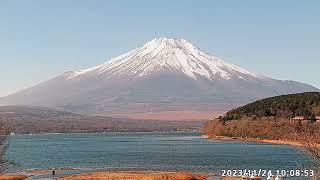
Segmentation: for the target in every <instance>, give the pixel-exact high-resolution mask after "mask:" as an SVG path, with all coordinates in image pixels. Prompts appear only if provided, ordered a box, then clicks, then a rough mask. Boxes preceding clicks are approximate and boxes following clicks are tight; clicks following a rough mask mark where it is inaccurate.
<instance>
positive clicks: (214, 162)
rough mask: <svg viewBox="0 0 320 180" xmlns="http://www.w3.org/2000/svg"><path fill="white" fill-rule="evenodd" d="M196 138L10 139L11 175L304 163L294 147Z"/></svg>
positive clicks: (275, 166) (149, 135) (38, 136)
mask: <svg viewBox="0 0 320 180" xmlns="http://www.w3.org/2000/svg"><path fill="white" fill-rule="evenodd" d="M200 135H201V134H199V133H191V132H168V133H99V134H98V133H97V134H94V133H92V134H89V133H88V134H86V133H76V134H35V135H14V136H10V138H9V142H10V147H9V149H8V153H7V157H8V158H9V159H10V160H13V161H15V162H16V163H19V166H17V167H16V168H15V170H17V171H18V170H19V171H20V170H26V169H35V168H54V167H72V168H83V169H110V170H111V169H117V170H153V171H158V170H161V171H180V170H183V171H196V172H216V173H221V170H222V169H273V170H276V169H288V170H291V169H296V168H299V167H301V165H303V164H306V160H305V159H304V158H303V157H302V156H301V155H300V154H299V152H298V151H297V150H296V148H294V147H293V146H288V145H273V144H262V143H253V142H252V143H251V142H235V141H227V142H226V141H216V140H207V139H201V138H200Z"/></svg>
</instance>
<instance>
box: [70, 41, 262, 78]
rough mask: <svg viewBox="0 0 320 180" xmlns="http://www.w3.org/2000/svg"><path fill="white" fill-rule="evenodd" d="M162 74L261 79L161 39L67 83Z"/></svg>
mask: <svg viewBox="0 0 320 180" xmlns="http://www.w3.org/2000/svg"><path fill="white" fill-rule="evenodd" d="M162 71H170V72H175V73H176V72H182V73H184V74H185V75H187V76H189V77H190V78H193V79H197V77H199V76H202V77H205V78H208V79H215V78H219V79H230V78H242V79H245V78H244V76H250V77H254V78H258V77H261V76H259V75H257V74H255V73H251V72H249V71H247V70H245V69H243V68H240V67H237V66H235V65H233V64H230V63H227V62H225V61H223V60H221V59H219V58H217V57H215V56H213V55H210V54H209V53H206V52H204V51H202V50H200V49H199V48H198V47H196V46H194V45H193V44H191V43H189V42H188V41H186V40H184V39H175V38H157V39H153V40H151V41H149V42H147V43H146V44H145V45H144V46H142V47H141V48H137V49H134V50H132V51H130V52H128V53H126V54H123V55H121V56H118V57H116V58H113V59H111V60H109V61H107V62H106V63H103V64H100V65H98V66H95V67H92V68H89V69H84V70H79V71H74V72H72V74H71V75H70V76H69V77H68V78H67V79H73V78H77V77H82V76H95V75H102V76H107V77H114V76H118V77H122V76H125V77H138V78H143V77H145V76H148V75H150V74H152V73H155V72H162Z"/></svg>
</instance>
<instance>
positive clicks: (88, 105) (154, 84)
mask: <svg viewBox="0 0 320 180" xmlns="http://www.w3.org/2000/svg"><path fill="white" fill-rule="evenodd" d="M306 91H319V89H317V88H315V87H313V86H311V85H308V84H304V83H300V82H296V81H287V80H286V81H283V80H276V79H272V78H269V77H266V76H262V75H259V74H256V73H253V72H250V71H248V70H246V69H244V68H240V67H237V66H235V65H233V64H230V63H227V62H225V61H224V60H222V59H220V58H218V57H216V56H213V55H211V54H209V53H207V52H205V51H203V50H201V49H199V48H198V47H196V46H194V45H193V44H191V43H189V42H187V41H186V40H184V39H174V38H158V39H153V40H152V41H150V42H148V43H146V44H145V45H144V46H142V47H140V48H137V49H134V50H132V51H130V52H128V53H126V54H123V55H121V56H118V57H116V58H113V59H111V60H108V61H107V62H105V63H103V64H100V65H97V66H95V67H92V68H88V69H84V70H77V71H70V72H66V73H64V74H62V75H60V76H57V77H55V78H53V79H51V80H48V81H46V82H43V83H40V84H38V85H36V86H34V87H31V88H29V89H26V90H23V91H20V92H18V93H15V94H12V95H9V96H6V97H3V98H1V99H0V103H1V104H2V105H37V106H46V107H54V108H57V109H63V110H68V111H72V112H76V113H83V114H99V115H101V114H105V115H109V116H129V117H134V118H148V117H149V118H150V117H151V118H158V119H161V117H160V116H166V118H169V119H170V118H171V119H193V118H204V116H203V114H201V113H206V112H207V113H210V114H211V115H212V112H222V111H226V110H228V109H230V108H233V107H235V106H239V105H241V104H244V103H248V102H250V101H254V100H257V99H260V98H263V97H269V96H275V95H281V94H289V93H298V92H306ZM188 112H189V113H188ZM190 112H192V113H190ZM192 114H193V115H195V114H199V117H194V116H192ZM153 115H154V116H153ZM157 115H158V116H157Z"/></svg>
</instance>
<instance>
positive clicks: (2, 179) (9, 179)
mask: <svg viewBox="0 0 320 180" xmlns="http://www.w3.org/2000/svg"><path fill="white" fill-rule="evenodd" d="M27 178H28V176H26V175H0V180H24V179H27Z"/></svg>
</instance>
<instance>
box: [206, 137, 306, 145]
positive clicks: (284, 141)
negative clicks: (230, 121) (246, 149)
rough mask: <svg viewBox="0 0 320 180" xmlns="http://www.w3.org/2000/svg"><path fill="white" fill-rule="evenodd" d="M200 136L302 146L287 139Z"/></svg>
mask: <svg viewBox="0 0 320 180" xmlns="http://www.w3.org/2000/svg"><path fill="white" fill-rule="evenodd" d="M201 138H203V139H212V140H218V141H237V142H256V143H265V144H278V145H291V146H302V144H300V143H298V142H295V141H288V140H272V139H255V138H238V137H228V136H207V135H202V136H201Z"/></svg>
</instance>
